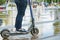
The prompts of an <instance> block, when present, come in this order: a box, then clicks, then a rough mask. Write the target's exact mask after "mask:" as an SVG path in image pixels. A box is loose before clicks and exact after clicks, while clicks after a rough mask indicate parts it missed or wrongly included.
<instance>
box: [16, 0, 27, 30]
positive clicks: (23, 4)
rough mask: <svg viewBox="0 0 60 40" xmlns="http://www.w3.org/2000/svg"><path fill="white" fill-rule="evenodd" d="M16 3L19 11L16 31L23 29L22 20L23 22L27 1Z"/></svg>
mask: <svg viewBox="0 0 60 40" xmlns="http://www.w3.org/2000/svg"><path fill="white" fill-rule="evenodd" d="M15 3H16V6H17V10H18V13H17V17H16V21H15V28H16V30H18V29H21V27H22V20H23V16H24V15H25V10H26V7H27V0H15Z"/></svg>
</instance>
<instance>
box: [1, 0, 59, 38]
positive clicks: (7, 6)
mask: <svg viewBox="0 0 60 40" xmlns="http://www.w3.org/2000/svg"><path fill="white" fill-rule="evenodd" d="M31 5H32V10H33V16H34V19H35V26H36V27H37V28H38V29H39V35H40V36H41V37H42V38H44V37H48V36H52V35H57V34H60V0H31ZM16 15H17V8H16V4H15V3H14V0H0V29H2V28H5V27H6V26H8V27H9V26H10V27H11V26H13V27H14V25H15V19H16ZM30 24H31V17H30V9H29V5H27V8H26V11H25V16H24V18H23V23H22V26H23V28H25V29H28V28H29V26H30ZM27 26H28V27H27ZM40 36H39V37H40Z"/></svg>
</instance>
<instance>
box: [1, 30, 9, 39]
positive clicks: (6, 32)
mask: <svg viewBox="0 0 60 40" xmlns="http://www.w3.org/2000/svg"><path fill="white" fill-rule="evenodd" d="M9 33H10V31H9V30H8V29H4V30H2V31H1V36H2V38H4V39H7V38H8V37H9V35H7V34H9Z"/></svg>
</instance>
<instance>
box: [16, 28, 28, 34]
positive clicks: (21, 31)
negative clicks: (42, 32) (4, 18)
mask: <svg viewBox="0 0 60 40" xmlns="http://www.w3.org/2000/svg"><path fill="white" fill-rule="evenodd" d="M16 32H17V33H28V31H27V30H25V29H18V30H16Z"/></svg>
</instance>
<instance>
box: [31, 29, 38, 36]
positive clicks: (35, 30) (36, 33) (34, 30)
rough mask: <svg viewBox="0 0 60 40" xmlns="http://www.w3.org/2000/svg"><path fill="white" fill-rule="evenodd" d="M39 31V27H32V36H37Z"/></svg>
mask: <svg viewBox="0 0 60 40" xmlns="http://www.w3.org/2000/svg"><path fill="white" fill-rule="evenodd" d="M38 33H39V30H38V28H34V29H33V28H32V29H31V34H32V36H37V35H38Z"/></svg>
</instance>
